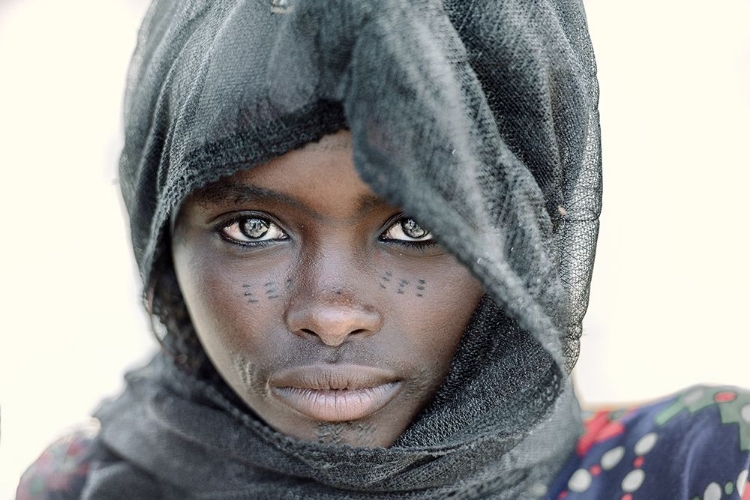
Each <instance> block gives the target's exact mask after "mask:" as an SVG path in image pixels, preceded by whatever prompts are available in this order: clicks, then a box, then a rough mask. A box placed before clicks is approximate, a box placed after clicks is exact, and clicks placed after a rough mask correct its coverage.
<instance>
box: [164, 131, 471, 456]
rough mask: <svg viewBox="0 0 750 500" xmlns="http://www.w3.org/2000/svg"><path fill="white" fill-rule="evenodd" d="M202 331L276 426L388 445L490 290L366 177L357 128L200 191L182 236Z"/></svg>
mask: <svg viewBox="0 0 750 500" xmlns="http://www.w3.org/2000/svg"><path fill="white" fill-rule="evenodd" d="M172 241H173V243H172V245H173V247H172V252H173V258H174V265H175V269H176V272H177V277H178V281H179V283H180V288H181V290H182V292H183V295H184V298H185V301H186V304H187V307H188V310H189V312H190V316H191V318H192V321H193V324H194V326H195V329H196V331H197V333H198V336H199V338H200V340H201V342H202V344H203V346H204V348H205V350H206V352H207V353H208V355H209V357H210V358H211V360H212V362H213V363H214V365H215V366H216V368H217V369H218V371H219V373H220V374H221V375H222V376H223V377H224V379H225V380H226V381H227V383H228V384H229V386H230V387H231V388H232V389H233V390H234V391H235V392H236V393H237V394H238V395H239V397H240V398H241V399H243V400H244V401H245V403H247V405H248V406H249V407H250V408H252V410H254V411H255V413H257V414H258V415H259V416H260V417H261V418H262V419H263V420H264V421H265V422H266V423H267V424H268V425H270V426H271V427H273V428H275V429H276V430H278V431H280V432H282V433H285V434H288V435H291V436H294V437H297V438H300V439H303V440H308V441H318V442H330V443H347V444H350V445H353V446H360V447H373V446H389V445H391V444H392V443H393V442H394V441H395V440H396V439H397V438H398V436H399V435H400V434H401V433H402V432H403V431H404V430H406V428H407V427H408V426H409V424H410V423H411V421H412V420H413V419H414V417H415V416H416V415H417V414H418V413H419V411H420V410H421V409H422V408H423V407H424V406H425V404H426V403H427V402H428V401H429V400H430V399H431V398H432V396H433V395H434V394H435V392H436V390H437V389H438V387H439V386H440V384H441V383H442V382H443V380H444V378H445V376H446V375H447V373H448V370H449V368H450V363H451V359H452V358H453V354H454V352H455V350H456V348H457V346H458V343H459V341H460V339H461V336H462V334H463V332H464V330H465V329H466V327H467V325H468V323H469V320H470V318H471V315H472V313H473V311H474V309H475V308H476V306H477V304H478V302H479V299H480V297H481V296H482V294H483V291H482V287H481V285H480V284H479V282H478V281H477V280H476V279H475V278H474V277H473V276H472V275H471V274H470V273H469V272H468V271H467V270H466V268H464V267H463V266H462V265H460V264H459V263H458V262H456V260H455V259H454V258H453V256H452V255H450V254H449V253H447V252H445V251H444V250H443V249H442V248H441V247H440V246H439V245H438V244H437V243H436V242H435V240H434V239H433V238H432V236H431V234H430V233H429V232H428V230H427V229H426V228H422V227H421V226H420V225H419V222H418V221H415V220H414V219H411V218H409V217H408V214H403V213H402V212H401V211H400V210H399V209H398V208H396V207H393V206H390V205H388V204H386V203H385V202H384V201H383V200H382V199H380V198H379V197H377V196H376V195H374V194H373V193H372V191H370V189H369V188H368V187H367V185H365V184H364V183H363V182H362V181H361V180H360V179H359V177H358V175H357V173H356V171H355V170H354V166H353V164H352V149H351V143H350V136H349V133H348V132H339V133H337V134H334V135H332V136H327V137H325V138H324V139H323V140H322V141H320V142H319V143H315V144H310V145H308V146H307V147H305V148H303V149H301V150H297V151H293V152H290V153H288V154H285V155H284V156H281V157H278V158H276V159H274V160H273V161H271V162H269V163H268V164H265V165H261V166H258V167H255V168H253V169H252V170H249V171H245V172H239V173H237V174H235V175H234V176H232V177H230V178H227V179H225V180H222V181H219V182H218V183H216V184H213V185H211V186H209V187H208V188H206V189H203V190H201V191H199V192H196V193H194V194H193V195H191V196H190V197H189V198H188V199H187V200H186V201H185V203H184V204H183V206H182V208H181V210H180V213H179V216H178V218H177V221H176V223H175V229H174V233H173V238H172Z"/></svg>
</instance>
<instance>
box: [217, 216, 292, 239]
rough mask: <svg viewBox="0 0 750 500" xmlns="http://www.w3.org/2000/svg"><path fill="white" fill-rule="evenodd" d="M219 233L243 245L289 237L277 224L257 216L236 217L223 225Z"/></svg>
mask: <svg viewBox="0 0 750 500" xmlns="http://www.w3.org/2000/svg"><path fill="white" fill-rule="evenodd" d="M220 233H221V235H222V236H223V237H224V238H226V239H228V240H230V241H233V242H237V243H241V244H244V245H254V244H261V243H265V242H270V241H281V240H286V239H289V236H287V234H286V233H285V232H284V231H283V230H282V229H281V228H280V227H279V226H278V225H276V224H275V223H273V222H271V221H270V220H268V219H266V218H263V217H258V216H251V217H242V218H241V219H236V220H234V221H232V222H230V223H229V224H227V225H226V226H223V227H222V228H221V229H220Z"/></svg>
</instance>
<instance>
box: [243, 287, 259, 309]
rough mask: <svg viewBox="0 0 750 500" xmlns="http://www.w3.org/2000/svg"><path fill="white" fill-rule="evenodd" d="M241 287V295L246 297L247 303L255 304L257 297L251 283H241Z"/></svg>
mask: <svg viewBox="0 0 750 500" xmlns="http://www.w3.org/2000/svg"><path fill="white" fill-rule="evenodd" d="M242 288H243V291H244V293H243V295H244V296H245V297H247V303H248V304H257V303H258V298H257V297H256V296H255V295H254V294H253V285H251V284H249V283H247V284H244V285H242Z"/></svg>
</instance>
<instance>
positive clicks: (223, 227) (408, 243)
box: [214, 214, 437, 250]
mask: <svg viewBox="0 0 750 500" xmlns="http://www.w3.org/2000/svg"><path fill="white" fill-rule="evenodd" d="M250 219H258V220H261V221H264V222H266V223H267V224H268V225H269V226H272V227H273V226H275V227H276V228H277V229H278V230H279V231H281V233H282V234H283V235H284V237H283V238H273V239H268V240H257V241H252V240H250V241H240V240H238V239H236V238H233V237H231V236H229V235H228V234H227V233H226V231H227V229H228V228H230V227H232V226H234V225H235V224H240V223H242V222H245V221H248V220H250ZM407 220H413V219H411V217H405V216H404V215H403V214H399V215H397V216H395V217H393V218H391V219H390V220H389V221H388V222H387V223H386V224H387V226H386V229H385V230H384V231H382V232H381V233H380V236H378V241H380V242H383V243H386V244H389V245H399V246H402V247H407V248H414V249H418V250H425V249H427V248H428V247H431V246H433V245H435V244H436V243H437V242H436V241H435V240H434V238H430V239H427V240H402V239H395V238H394V239H386V238H385V235H386V234H387V233H389V232H391V230H393V228H394V227H395V226H396V225H397V224H401V223H403V222H404V221H407ZM415 224H416V222H415ZM417 225H418V224H417ZM214 231H215V232H216V233H218V234H219V236H220V237H221V238H222V239H223V240H224V241H226V242H228V243H232V244H234V245H238V246H241V247H246V248H248V247H249V248H258V247H265V246H267V245H271V244H274V243H277V242H280V241H286V240H288V239H289V236H288V235H287V234H286V233H285V232H284V230H283V229H282V228H281V226H280V225H279V224H277V223H276V222H274V221H273V220H272V219H271V218H270V217H268V216H261V215H254V214H250V215H241V216H238V217H235V218H233V219H230V220H228V221H223V222H221V223H220V224H218V225H217V226H216V227H215V228H214ZM240 231H242V230H241V229H240ZM425 231H426V230H425ZM401 232H402V233H403V229H402V230H401ZM243 236H245V237H246V238H247V236H246V235H244V234H243ZM404 236H406V237H407V238H408V237H410V236H408V235H406V234H405V233H404ZM426 236H431V235H430V232H429V231H426V234H425V235H424V236H422V237H426Z"/></svg>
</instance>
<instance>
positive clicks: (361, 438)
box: [354, 424, 377, 446]
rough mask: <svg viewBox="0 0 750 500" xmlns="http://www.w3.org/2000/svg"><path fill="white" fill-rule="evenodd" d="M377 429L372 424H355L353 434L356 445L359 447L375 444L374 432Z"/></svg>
mask: <svg viewBox="0 0 750 500" xmlns="http://www.w3.org/2000/svg"><path fill="white" fill-rule="evenodd" d="M376 431H377V427H375V426H374V425H372V424H357V425H356V426H355V427H354V433H355V434H356V436H357V444H358V445H360V446H372V445H373V444H375V432H376Z"/></svg>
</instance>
